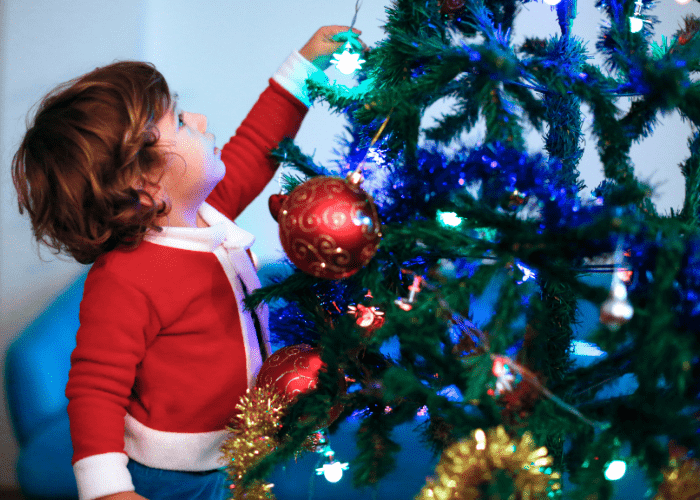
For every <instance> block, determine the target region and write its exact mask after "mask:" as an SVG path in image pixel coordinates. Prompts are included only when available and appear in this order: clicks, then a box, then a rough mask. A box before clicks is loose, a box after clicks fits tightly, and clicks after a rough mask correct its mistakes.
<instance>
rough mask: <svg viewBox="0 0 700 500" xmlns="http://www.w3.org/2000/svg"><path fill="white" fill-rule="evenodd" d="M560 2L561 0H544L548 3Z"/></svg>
mask: <svg viewBox="0 0 700 500" xmlns="http://www.w3.org/2000/svg"><path fill="white" fill-rule="evenodd" d="M559 2H561V0H544V3H546V4H547V5H556V4H558V3H559Z"/></svg>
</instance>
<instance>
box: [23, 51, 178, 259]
mask: <svg viewBox="0 0 700 500" xmlns="http://www.w3.org/2000/svg"><path fill="white" fill-rule="evenodd" d="M171 102H172V98H171V95H170V91H169V89H168V84H167V82H166V81H165V78H163V75H162V74H161V73H160V72H159V71H158V70H156V69H155V67H154V66H153V65H152V64H149V63H143V62H133V61H122V62H117V63H114V64H111V65H108V66H104V67H100V68H97V69H95V70H94V71H91V72H90V73H87V74H85V75H83V76H81V77H79V78H76V79H74V80H71V81H69V82H66V83H64V84H62V85H59V86H58V87H56V88H55V89H54V90H52V91H51V92H49V94H48V95H46V97H44V99H43V100H42V101H41V102H40V103H39V107H38V110H37V112H36V115H35V116H34V118H33V120H31V123H30V124H28V127H27V133H26V135H25V136H24V139H23V140H22V143H21V145H20V147H19V149H18V151H17V152H16V153H15V155H14V158H13V160H12V179H13V182H14V185H15V189H16V190H17V195H18V202H19V211H20V213H24V210H25V209H26V210H27V212H28V213H29V216H30V218H31V222H32V228H33V232H34V236H35V238H36V239H37V241H39V242H40V243H45V244H46V245H48V246H49V247H51V248H53V249H54V250H55V251H56V253H67V254H69V255H71V256H73V257H74V258H75V259H76V260H77V261H78V262H80V263H83V264H89V263H92V262H94V261H95V259H96V258H97V257H98V256H100V255H101V254H103V253H105V252H108V251H110V250H112V249H114V248H117V247H130V248H135V247H136V246H137V245H138V244H139V243H140V242H141V241H142V240H143V238H144V236H145V234H146V231H147V230H149V229H154V230H160V229H161V228H160V227H159V226H157V225H156V223H155V221H156V219H157V218H158V217H160V216H162V215H163V214H165V213H167V211H168V207H167V206H166V204H165V203H156V201H155V200H154V199H153V197H152V196H151V195H150V194H149V193H148V192H147V191H146V190H145V189H143V188H142V186H147V185H149V184H150V185H152V184H153V178H154V175H159V173H162V170H163V166H164V160H163V154H162V153H161V151H159V150H158V147H157V145H156V143H157V141H158V137H159V135H158V130H157V128H156V127H155V123H156V122H157V121H158V120H159V119H160V118H161V117H163V116H164V115H165V113H166V112H168V110H169V109H170V106H171ZM156 182H157V181H156Z"/></svg>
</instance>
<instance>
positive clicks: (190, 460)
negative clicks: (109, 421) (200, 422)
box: [124, 414, 228, 472]
mask: <svg viewBox="0 0 700 500" xmlns="http://www.w3.org/2000/svg"><path fill="white" fill-rule="evenodd" d="M124 422H125V426H124V451H126V453H127V454H128V455H129V456H130V457H131V458H132V459H134V460H135V461H137V462H138V463H140V464H143V465H145V466H147V467H153V468H155V469H165V470H179V471H190V472H192V471H206V470H213V469H220V468H221V467H222V466H223V460H222V457H223V455H222V453H221V445H222V444H223V443H224V441H225V440H226V437H227V436H228V431H227V430H220V431H213V432H166V431H158V430H155V429H151V428H150V427H146V426H145V425H143V424H142V423H141V422H139V421H138V420H136V419H135V418H134V417H132V416H131V415H129V414H127V415H126V417H124Z"/></svg>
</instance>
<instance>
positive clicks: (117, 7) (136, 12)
mask: <svg viewBox="0 0 700 500" xmlns="http://www.w3.org/2000/svg"><path fill="white" fill-rule="evenodd" d="M387 2H388V0H387ZM578 3H579V6H578V8H579V16H578V18H577V20H576V23H575V24H574V31H575V32H576V34H578V35H579V36H582V37H584V38H588V37H591V36H592V35H593V34H594V33H595V27H596V25H597V24H598V22H599V19H600V17H599V13H598V12H597V11H596V9H595V8H594V7H592V6H591V5H592V4H593V3H594V2H593V0H579V2H578ZM386 4H387V3H386V2H384V1H380V0H365V2H364V6H363V7H362V10H361V11H360V14H359V17H358V21H357V27H358V28H360V29H362V30H363V32H364V34H363V39H364V40H365V41H366V42H367V43H368V44H370V45H371V44H372V43H374V42H376V41H377V40H379V39H381V38H382V36H383V34H382V31H381V29H380V26H381V25H382V24H383V19H385V14H384V5H386ZM659 4H660V6H659V7H658V8H657V9H656V13H657V15H659V16H660V17H661V18H662V25H661V27H660V29H659V30H658V32H659V33H658V34H659V35H660V34H667V35H668V34H671V33H672V32H674V31H675V29H676V27H677V25H678V22H679V20H680V17H681V15H682V14H683V13H689V12H694V13H695V14H696V15H697V14H700V8H699V7H698V5H697V3H693V5H692V6H687V7H681V6H679V5H677V4H675V2H673V1H671V0H661V1H660V2H659ZM354 5H355V2H354V0H333V1H329V0H274V1H271V0H268V1H262V2H242V1H240V0H216V1H202V2H191V1H186V0H122V1H120V2H114V1H112V0H35V1H27V0H4V1H3V2H0V9H2V16H1V17H0V37H1V38H0V165H1V166H2V168H0V189H1V190H0V235H1V240H0V241H1V243H0V244H1V248H0V255H1V256H2V260H1V264H0V291H1V297H2V304H1V306H0V311H1V312H0V317H1V322H0V353H3V354H2V355H1V358H2V359H3V360H4V353H5V350H6V348H7V346H8V345H9V343H10V342H11V341H12V340H13V339H14V338H16V336H17V335H18V332H21V330H22V329H23V328H24V327H25V326H26V325H27V324H28V323H29V322H30V321H31V320H32V319H33V318H34V317H36V316H37V315H38V314H39V313H40V312H41V311H42V310H43V309H44V308H45V306H46V305H47V304H48V303H50V302H51V300H52V299H53V298H54V297H55V296H56V294H57V293H58V292H59V291H60V290H61V289H62V288H63V287H64V286H65V285H66V284H68V283H70V282H71V281H72V280H73V279H74V277H75V276H76V275H77V274H78V273H80V272H81V271H82V270H83V266H80V265H77V264H74V263H70V262H68V261H63V260H57V259H56V258H55V257H53V256H51V255H50V254H49V253H48V252H42V255H43V256H44V260H42V259H40V258H39V257H38V255H37V250H36V245H35V244H34V243H33V242H32V238H31V232H30V227H29V224H28V221H27V219H26V216H25V217H21V216H20V215H19V214H18V213H17V208H16V202H15V200H14V192H13V187H12V184H11V181H10V170H9V165H10V160H11V157H12V154H13V153H14V150H15V148H16V146H17V144H18V142H19V141H20V139H21V136H22V133H23V127H24V121H25V117H26V115H27V112H28V111H29V110H30V108H32V106H33V105H34V104H35V103H36V102H37V101H38V100H39V99H40V98H41V96H42V95H43V94H44V93H46V92H47V91H48V90H50V89H51V88H52V87H53V86H54V85H56V84H58V83H60V82H62V81H65V80H67V79H69V78H72V77H75V76H78V75H79V74H81V73H83V72H85V71H88V70H91V69H93V68H94V67H95V66H99V65H104V64H107V63H110V62H112V61H114V60H117V59H144V60H149V61H151V62H154V63H155V64H156V66H157V67H158V68H159V69H160V70H161V71H162V72H163V73H164V74H165V76H166V78H168V81H169V83H170V85H171V87H172V88H173V90H175V91H177V92H178V93H179V94H180V96H181V103H182V106H183V108H184V109H186V110H191V111H197V112H202V113H204V114H206V115H207V116H208V117H209V124H210V129H211V130H212V131H213V132H214V133H215V134H217V137H218V142H219V143H222V142H223V141H224V140H225V139H226V138H227V136H228V135H229V134H231V133H232V132H233V131H234V129H235V128H236V127H237V126H238V124H239V123H240V121H241V120H242V119H243V117H244V116H245V113H246V111H247V110H248V109H249V108H250V106H251V105H252V103H253V102H254V101H255V99H256V98H257V96H258V94H259V92H260V91H261V90H262V88H263V87H264V85H265V83H266V80H267V78H268V77H269V76H270V75H271V74H272V72H273V71H274V70H275V69H276V68H277V66H278V65H279V63H280V62H281V61H282V60H284V58H285V57H286V56H287V55H288V53H289V52H290V51H291V50H292V49H298V48H300V47H301V46H302V45H303V44H304V43H305V42H306V40H307V39H308V38H309V36H310V35H311V34H312V33H313V32H314V31H315V30H316V29H317V28H318V27H320V26H322V25H326V24H347V23H349V22H350V21H351V19H352V14H353V12H354ZM527 7H528V8H527V11H526V12H524V13H523V14H522V16H521V18H520V19H519V22H518V25H517V27H516V28H517V32H520V33H528V34H537V35H539V36H547V35H548V34H553V33H556V32H557V25H556V19H555V16H554V13H553V12H551V11H550V9H549V7H547V6H545V5H542V4H537V3H534V2H533V3H529V4H527ZM589 46H590V47H592V46H593V44H592V42H591V44H590V45H589ZM435 111H436V112H439V109H437V108H436V110H435ZM342 126H343V120H342V118H341V117H339V116H333V115H330V114H329V113H328V111H327V109H325V108H324V107H323V106H319V107H318V108H316V109H313V110H312V111H311V112H310V114H309V116H308V118H307V119H306V121H305V123H304V125H303V127H302V130H301V131H300V133H299V136H298V143H299V144H300V146H301V147H302V149H303V150H304V151H305V152H306V153H307V154H312V153H314V152H316V155H315V158H316V159H317V160H318V161H320V162H323V161H326V160H328V159H330V158H332V157H333V154H332V150H333V149H334V146H335V140H334V139H335V136H336V135H337V134H339V133H341V132H342ZM688 131H689V128H688V126H687V125H685V124H682V123H680V121H679V120H678V119H677V117H673V116H671V117H669V118H668V119H666V120H665V121H664V125H663V126H660V127H659V129H658V132H657V134H656V136H655V137H654V138H653V139H652V140H650V141H648V142H646V143H645V144H644V145H643V146H639V147H635V150H634V159H635V161H636V162H637V163H638V165H639V170H640V171H641V172H643V173H642V176H643V177H645V178H647V177H650V176H651V178H652V179H653V180H654V181H655V182H665V184H664V185H662V186H661V187H660V188H659V193H660V197H659V198H658V200H657V202H658V206H659V208H660V209H661V210H662V211H666V210H667V209H668V208H670V207H674V208H677V207H679V206H680V204H681V202H682V193H683V187H682V186H683V185H682V178H681V176H680V174H679V172H678V168H677V164H678V163H679V162H680V161H682V160H683V158H684V157H685V156H686V154H687V146H686V137H687V136H688ZM588 144H589V147H588V148H587V152H586V154H585V156H584V160H583V162H582V164H581V167H580V170H581V172H582V176H583V179H584V180H585V181H586V182H587V184H588V185H589V186H592V187H594V186H596V185H597V184H598V182H600V180H601V179H602V174H601V173H600V166H599V163H598V161H597V158H596V154H595V150H594V148H593V147H591V146H592V145H593V143H592V141H591V140H590V137H589V138H588ZM536 145H537V142H536V141H534V142H533V144H532V147H533V148H534V147H536ZM277 190H278V188H277V184H276V182H275V181H273V182H272V183H271V185H270V186H269V187H268V190H267V191H266V193H264V194H263V195H261V197H260V198H259V199H258V200H257V201H256V202H255V203H254V204H253V205H252V206H251V207H249V209H248V210H246V212H245V213H244V214H243V215H242V216H241V218H240V219H239V221H238V222H239V224H240V225H241V226H243V227H244V228H247V229H249V230H251V231H254V232H255V233H256V234H257V235H258V241H257V243H256V245H255V247H254V249H255V251H256V252H257V253H258V254H259V255H260V256H261V257H262V258H263V259H265V260H270V259H276V258H277V257H278V256H280V255H281V253H280V252H281V250H280V247H279V243H278V242H277V236H276V227H275V224H274V222H273V221H272V220H271V218H270V217H269V215H268V210H267V198H268V196H269V194H271V193H273V192H276V191H277ZM4 406H5V404H4V395H3V401H2V407H3V410H1V411H0V486H8V485H15V484H16V480H15V477H14V473H13V470H14V461H15V459H16V456H17V448H16V444H15V442H14V440H13V439H12V437H11V435H12V434H11V429H10V426H9V422H8V417H7V415H6V412H5V411H4Z"/></svg>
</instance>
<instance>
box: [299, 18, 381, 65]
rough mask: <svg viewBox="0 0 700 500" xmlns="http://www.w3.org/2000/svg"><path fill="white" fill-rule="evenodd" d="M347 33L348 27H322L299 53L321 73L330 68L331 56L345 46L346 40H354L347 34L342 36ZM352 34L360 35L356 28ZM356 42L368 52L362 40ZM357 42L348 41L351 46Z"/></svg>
mask: <svg viewBox="0 0 700 500" xmlns="http://www.w3.org/2000/svg"><path fill="white" fill-rule="evenodd" d="M348 31H350V27H349V26H324V27H323V28H321V29H319V30H318V31H317V32H316V33H314V35H313V36H312V37H311V39H310V40H309V41H308V42H306V45H304V46H303V47H302V48H301V49H300V50H299V53H300V54H301V55H302V56H304V57H305V58H306V59H307V60H308V61H311V62H312V63H314V64H315V65H316V67H317V68H319V69H320V70H322V71H323V70H325V69H326V68H328V66H330V64H331V59H333V54H334V53H335V52H337V51H338V49H340V48H341V47H342V46H343V45H345V43H346V42H347V41H348V38H355V37H351V35H349V34H348V35H343V33H347V32H348ZM352 32H353V33H354V34H356V35H359V34H361V33H362V31H360V30H358V29H357V28H353V29H352ZM338 35H340V36H338ZM357 42H359V44H360V45H361V47H362V50H368V48H367V45H365V44H364V42H363V41H362V40H360V39H359V38H358V39H357ZM357 42H355V40H351V41H350V43H353V44H356V43H357Z"/></svg>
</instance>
